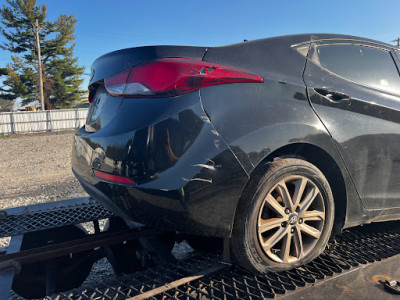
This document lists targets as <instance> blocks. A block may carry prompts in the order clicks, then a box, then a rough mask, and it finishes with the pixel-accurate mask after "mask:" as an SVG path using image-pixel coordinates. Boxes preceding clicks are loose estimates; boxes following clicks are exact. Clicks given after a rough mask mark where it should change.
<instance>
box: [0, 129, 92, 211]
mask: <svg viewBox="0 0 400 300" xmlns="http://www.w3.org/2000/svg"><path fill="white" fill-rule="evenodd" d="M72 141H73V132H62V133H46V134H30V135H15V136H9V137H2V138H0V153H1V159H0V209H4V208H8V207H13V206H22V205H28V204H33V203H40V202H48V201H56V200H61V199H65V198H71V197H78V196H81V195H85V192H84V191H83V189H82V187H81V186H80V184H79V183H78V181H77V180H76V179H75V177H74V175H73V174H72V171H71V150H72Z"/></svg>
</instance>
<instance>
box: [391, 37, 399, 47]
mask: <svg viewBox="0 0 400 300" xmlns="http://www.w3.org/2000/svg"><path fill="white" fill-rule="evenodd" d="M392 42H393V43H394V42H396V43H397V47H400V38H397V39H395V40H393V41H392Z"/></svg>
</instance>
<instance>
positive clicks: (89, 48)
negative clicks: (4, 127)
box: [0, 0, 400, 85]
mask: <svg viewBox="0 0 400 300" xmlns="http://www.w3.org/2000/svg"><path fill="white" fill-rule="evenodd" d="M3 3H5V0H0V4H3ZM41 3H45V4H46V5H47V9H48V19H50V20H55V19H56V18H57V16H58V15H60V14H73V15H74V16H75V18H76V19H77V20H78V22H77V24H76V47H75V56H77V57H78V58H79V63H80V64H81V65H84V66H85V67H86V69H87V72H89V69H90V65H91V63H92V61H93V60H94V59H96V58H97V57H98V56H100V55H102V54H104V53H107V52H109V51H112V50H117V49H121V48H127V47H136V46H143V45H165V44H168V45H202V46H217V45H224V44H231V43H236V42H241V41H243V39H248V40H253V39H258V38H264V37H270V36H277V35H285V34H294V33H308V32H327V33H344V34H352V35H357V36H363V37H368V38H372V39H376V40H380V41H383V42H390V41H391V40H393V39H395V38H397V37H398V36H400V1H399V0H397V1H395V0H393V1H368V0H364V1H358V0H356V1H350V0H347V1H344V0H340V1H322V0H319V1H314V0H313V1H306V0H304V1H284V0H280V1H268V0H264V1H261V0H254V1H252V0H243V1H238V0H230V1H221V0H213V1H210V0H196V1H192V0H186V1H173V0H169V1H161V0H158V1H151V0H147V1H138V0H130V1H128V0H67V1H63V0H52V1H49V0H48V1H43V0H38V4H41ZM1 41H2V37H0V42H1ZM9 57H10V54H9V53H7V52H5V51H2V50H0V67H2V66H4V65H5V64H6V63H7V62H8V61H9ZM85 85H87V79H86V80H85Z"/></svg>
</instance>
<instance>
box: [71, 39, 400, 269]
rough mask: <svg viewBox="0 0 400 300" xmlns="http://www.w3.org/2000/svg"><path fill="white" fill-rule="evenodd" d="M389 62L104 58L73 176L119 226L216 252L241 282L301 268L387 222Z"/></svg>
mask: <svg viewBox="0 0 400 300" xmlns="http://www.w3.org/2000/svg"><path fill="white" fill-rule="evenodd" d="M399 59H400V51H399V49H398V48H395V47H393V46H391V45H388V44H384V43H380V42H377V41H374V40H369V39H364V38H359V37H354V36H345V35H332V34H313V35H311V34H305V35H293V36H283V37H275V38H268V39H262V40H257V41H249V42H243V43H240V44H234V45H229V46H223V47H184V46H149V47H139V48H131V49H124V50H120V51H115V52H112V53H109V54H106V55H104V56H102V57H100V58H98V59H97V60H96V61H95V62H94V64H93V67H92V75H93V76H92V78H91V81H90V85H89V90H90V94H89V101H90V102H91V107H90V111H89V114H88V117H87V122H86V125H85V126H84V127H82V128H81V129H79V130H78V131H77V132H76V135H75V141H74V149H73V158H72V163H73V171H74V173H75V175H76V177H77V178H78V179H79V181H80V182H81V184H82V185H83V187H84V188H85V189H86V191H87V192H88V193H89V194H90V195H91V196H92V197H94V198H95V199H97V200H98V201H99V202H101V203H102V204H103V205H104V206H106V207H107V208H109V209H110V210H112V211H114V212H115V213H116V214H117V215H119V216H120V217H122V218H123V219H124V220H125V221H126V222H131V221H135V222H138V223H142V224H146V225H149V226H154V227H157V228H162V229H166V230H171V231H177V232H180V233H183V234H189V235H191V238H192V239H193V237H194V236H196V235H198V236H207V237H217V238H225V240H228V239H229V241H230V248H231V251H232V254H233V257H234V259H235V260H236V261H237V262H238V263H239V264H241V265H242V266H244V267H245V268H247V269H249V270H252V271H258V272H267V271H271V270H272V271H273V270H284V269H289V268H292V267H295V266H299V265H302V264H304V263H307V262H309V261H310V260H312V259H313V258H315V257H316V256H318V255H319V254H320V253H321V252H322V251H323V250H324V248H325V246H326V244H327V242H328V239H329V237H330V236H331V235H332V234H336V233H340V231H341V230H342V229H343V228H346V227H351V226H355V225H359V224H363V223H369V222H375V221H385V220H393V219H399V218H400V77H399V68H400V60H399Z"/></svg>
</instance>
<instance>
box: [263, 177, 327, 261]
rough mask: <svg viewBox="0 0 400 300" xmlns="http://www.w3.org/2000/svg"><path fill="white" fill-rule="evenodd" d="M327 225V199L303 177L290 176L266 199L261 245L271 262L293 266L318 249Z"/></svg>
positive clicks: (270, 192) (271, 191) (274, 188)
mask: <svg viewBox="0 0 400 300" xmlns="http://www.w3.org/2000/svg"><path fill="white" fill-rule="evenodd" d="M324 222H325V205H324V199H323V197H322V195H321V192H320V190H319V189H318V187H317V186H316V185H315V184H314V183H313V182H312V181H311V180H310V179H309V178H306V177H304V176H288V177H286V178H284V179H282V180H281V181H279V182H278V183H277V184H276V185H275V186H274V187H273V188H272V189H271V190H270V191H269V192H268V194H267V195H266V197H265V198H264V201H263V203H262V205H261V208H260V212H259V216H258V222H257V233H258V241H259V243H260V246H261V248H262V250H263V251H264V253H265V254H266V255H267V256H268V258H269V259H271V260H273V261H275V262H278V263H294V262H296V261H298V260H300V259H302V258H303V257H304V256H306V255H307V254H308V253H310V252H311V251H312V249H313V248H314V247H315V245H316V244H317V242H318V240H319V238H320V236H321V234H322V230H323V228H324Z"/></svg>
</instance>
